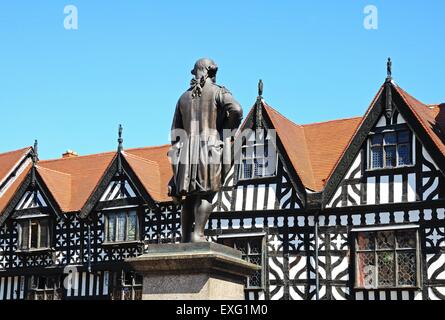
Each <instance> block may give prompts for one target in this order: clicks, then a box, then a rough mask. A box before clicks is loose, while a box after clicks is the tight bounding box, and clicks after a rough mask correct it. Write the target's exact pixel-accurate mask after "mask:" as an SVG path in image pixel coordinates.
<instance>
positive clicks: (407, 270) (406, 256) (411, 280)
mask: <svg viewBox="0 0 445 320" xmlns="http://www.w3.org/2000/svg"><path fill="white" fill-rule="evenodd" d="M397 263H398V267H399V285H401V286H415V285H416V253H415V252H414V251H413V252H398V253H397Z"/></svg>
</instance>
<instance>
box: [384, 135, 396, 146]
mask: <svg viewBox="0 0 445 320" xmlns="http://www.w3.org/2000/svg"><path fill="white" fill-rule="evenodd" d="M396 143H397V135H396V133H395V132H391V133H385V145H388V144H396Z"/></svg>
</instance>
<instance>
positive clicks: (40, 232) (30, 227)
mask: <svg viewBox="0 0 445 320" xmlns="http://www.w3.org/2000/svg"><path fill="white" fill-rule="evenodd" d="M18 226H19V248H20V250H38V249H47V248H49V247H50V223H49V219H48V218H33V219H24V220H21V221H19V222H18Z"/></svg>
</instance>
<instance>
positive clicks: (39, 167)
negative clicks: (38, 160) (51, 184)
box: [36, 165, 72, 178]
mask: <svg viewBox="0 0 445 320" xmlns="http://www.w3.org/2000/svg"><path fill="white" fill-rule="evenodd" d="M36 168H37V169H41V170H46V171H51V172H55V173H59V174H63V175H66V176H69V177H70V178H71V176H72V175H71V174H69V173H66V172H62V171H57V170H54V169H50V168H46V167H42V166H39V165H37V166H36Z"/></svg>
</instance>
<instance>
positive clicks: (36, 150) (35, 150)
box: [32, 139, 39, 164]
mask: <svg viewBox="0 0 445 320" xmlns="http://www.w3.org/2000/svg"><path fill="white" fill-rule="evenodd" d="M38 159H39V142H38V141H37V139H35V140H34V147H33V153H32V162H33V163H34V164H36V162H37V160H38Z"/></svg>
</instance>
